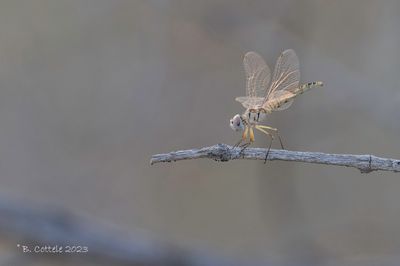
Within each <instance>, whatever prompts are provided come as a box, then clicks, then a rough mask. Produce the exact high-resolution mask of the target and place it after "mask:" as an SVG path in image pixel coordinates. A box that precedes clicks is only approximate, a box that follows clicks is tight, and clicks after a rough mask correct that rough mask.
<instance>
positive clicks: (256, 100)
mask: <svg viewBox="0 0 400 266" xmlns="http://www.w3.org/2000/svg"><path fill="white" fill-rule="evenodd" d="M235 100H236V101H238V102H240V103H241V104H242V105H243V107H244V108H251V107H255V106H261V105H262V104H263V102H264V100H265V98H264V97H247V96H246V97H237V98H236V99H235Z"/></svg>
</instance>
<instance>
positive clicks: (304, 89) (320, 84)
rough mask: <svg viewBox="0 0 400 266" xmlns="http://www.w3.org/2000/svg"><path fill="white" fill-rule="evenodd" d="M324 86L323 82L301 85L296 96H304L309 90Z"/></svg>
mask: <svg viewBox="0 0 400 266" xmlns="http://www.w3.org/2000/svg"><path fill="white" fill-rule="evenodd" d="M323 85H324V83H323V82H322V81H314V82H309V83H306V84H303V85H301V86H300V87H299V89H298V91H295V94H302V93H303V92H305V91H306V90H309V89H311V88H315V87H322V86H323Z"/></svg>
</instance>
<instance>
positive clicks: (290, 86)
mask: <svg viewBox="0 0 400 266" xmlns="http://www.w3.org/2000/svg"><path fill="white" fill-rule="evenodd" d="M243 65H244V69H245V72H246V96H243V97H237V98H236V99H235V100H236V101H238V102H240V103H241V104H242V105H243V107H244V108H246V110H245V111H244V113H243V114H242V115H240V114H236V115H235V116H234V117H233V118H232V119H230V127H231V128H232V129H233V130H234V131H242V138H241V139H240V141H239V142H238V143H237V144H236V145H235V146H234V147H237V146H240V147H242V151H243V150H244V149H245V148H247V147H248V146H249V145H250V144H251V143H253V142H254V132H253V128H254V129H257V130H259V131H260V132H262V133H263V134H265V135H267V136H268V137H269V138H270V143H269V146H268V150H267V154H266V157H265V161H264V163H265V162H266V161H267V158H268V154H269V151H270V149H271V145H272V141H273V140H274V137H275V136H278V138H279V142H280V145H281V148H282V149H284V147H283V144H282V140H281V137H280V135H279V133H278V129H277V128H274V127H270V126H266V125H261V124H260V123H261V122H262V121H264V120H265V118H266V117H267V115H268V114H270V113H272V112H274V111H281V110H285V109H287V108H289V107H290V106H291V105H292V103H293V101H294V99H295V98H296V97H297V96H298V95H300V94H302V93H304V92H305V91H307V90H308V89H311V88H314V87H322V86H323V82H321V81H315V82H309V83H306V84H303V85H300V70H299V59H298V57H297V55H296V53H295V52H294V51H293V50H292V49H288V50H285V51H283V52H282V53H281V55H280V56H279V57H278V60H277V61H276V65H275V69H274V72H273V73H272V79H271V70H270V68H269V67H268V65H267V64H266V63H265V61H264V59H263V58H262V57H261V56H260V55H259V54H257V53H256V52H253V51H251V52H248V53H246V54H245V56H244V59H243ZM247 139H249V141H248V142H247V143H244V144H242V145H241V143H243V142H246V141H247Z"/></svg>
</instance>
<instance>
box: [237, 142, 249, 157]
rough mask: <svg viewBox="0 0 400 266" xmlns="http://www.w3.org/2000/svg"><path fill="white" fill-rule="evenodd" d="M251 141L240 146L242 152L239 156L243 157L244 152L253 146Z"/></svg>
mask: <svg viewBox="0 0 400 266" xmlns="http://www.w3.org/2000/svg"><path fill="white" fill-rule="evenodd" d="M251 143H252V142H251V141H249V142H246V143H243V144H242V145H240V146H239V147H240V148H241V149H240V152H239V155H242V154H243V152H244V150H245V149H246V148H247V147H249V146H250V145H251Z"/></svg>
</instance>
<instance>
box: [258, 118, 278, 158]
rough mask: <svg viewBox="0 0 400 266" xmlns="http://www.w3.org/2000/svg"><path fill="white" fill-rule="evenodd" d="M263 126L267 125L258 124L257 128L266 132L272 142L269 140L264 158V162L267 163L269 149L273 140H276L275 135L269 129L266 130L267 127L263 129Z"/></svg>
mask: <svg viewBox="0 0 400 266" xmlns="http://www.w3.org/2000/svg"><path fill="white" fill-rule="evenodd" d="M262 127H265V126H260V125H257V126H256V129H258V130H260V131H261V132H262V133H264V134H266V135H267V136H268V137H270V142H269V146H268V150H267V154H266V155H265V160H264V164H265V163H267V159H268V155H269V151H270V150H271V146H272V141H273V140H274V136H273V135H272V134H271V133H270V132H268V131H266V130H265V129H263V128H262ZM267 128H269V127H267Z"/></svg>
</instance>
